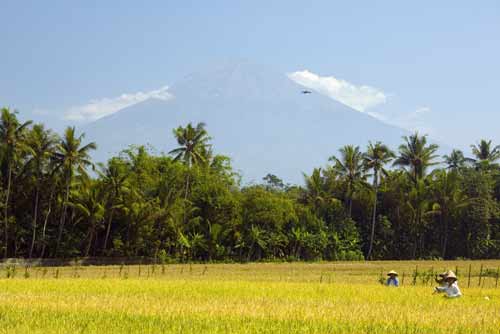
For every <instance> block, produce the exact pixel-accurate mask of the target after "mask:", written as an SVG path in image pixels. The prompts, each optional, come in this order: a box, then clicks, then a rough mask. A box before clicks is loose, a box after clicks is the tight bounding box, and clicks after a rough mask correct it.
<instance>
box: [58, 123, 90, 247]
mask: <svg viewBox="0 0 500 334" xmlns="http://www.w3.org/2000/svg"><path fill="white" fill-rule="evenodd" d="M84 136H85V135H84V134H81V135H80V136H78V137H77V136H76V134H75V128H74V127H68V128H66V131H65V132H64V137H63V138H62V140H61V141H60V142H59V143H58V144H57V146H56V152H55V154H54V159H55V160H56V161H57V164H58V168H59V169H61V170H62V172H63V175H64V184H65V192H64V201H63V207H62V214H61V220H60V222H59V232H58V235H57V242H56V249H55V255H56V256H57V255H58V252H59V246H60V243H61V238H62V233H63V230H64V223H65V219H66V211H67V203H68V201H69V194H70V190H71V182H72V181H73V177H74V176H75V174H80V175H86V174H87V171H86V169H87V167H89V166H93V165H92V162H91V161H90V156H89V153H90V151H91V150H95V149H96V148H97V145H96V144H95V143H93V142H92V143H89V144H87V145H84V146H82V141H83V138H84Z"/></svg>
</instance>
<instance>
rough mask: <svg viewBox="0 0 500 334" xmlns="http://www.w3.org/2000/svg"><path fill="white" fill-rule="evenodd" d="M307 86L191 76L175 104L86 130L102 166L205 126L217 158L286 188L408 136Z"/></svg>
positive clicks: (176, 89) (218, 74)
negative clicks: (337, 157)
mask: <svg viewBox="0 0 500 334" xmlns="http://www.w3.org/2000/svg"><path fill="white" fill-rule="evenodd" d="M303 89H304V88H303V87H302V86H300V85H298V84H296V83H295V82H293V81H292V80H290V79H289V78H288V77H287V76H286V74H284V73H279V72H275V71H273V70H272V69H269V68H267V67H264V66H259V65H253V64H248V63H239V64H233V65H225V66H221V67H219V68H215V69H213V70H211V71H207V72H203V73H197V74H192V75H189V76H187V77H185V78H184V79H182V80H180V81H179V82H177V83H175V84H174V85H172V86H171V89H170V91H171V93H172V94H173V96H174V98H173V99H171V100H168V101H162V100H156V99H149V100H146V101H144V102H141V103H139V104H136V105H133V106H131V107H128V108H125V109H122V110H121V111H119V112H117V113H115V114H113V115H110V116H107V117H104V118H101V119H99V120H97V121H95V122H93V123H90V124H87V125H86V126H85V127H83V131H84V132H85V133H86V134H87V139H88V140H93V141H96V142H97V143H98V145H99V148H98V151H97V153H96V154H95V158H96V159H97V160H99V161H103V160H105V159H107V158H109V157H110V156H111V155H112V154H116V153H118V152H119V151H121V150H122V149H124V148H126V147H127V146H128V145H130V144H151V145H152V146H153V147H155V148H156V149H157V150H158V151H160V152H168V151H169V150H171V149H172V148H174V147H176V142H175V139H174V138H173V135H172V129H173V128H174V127H177V126H179V125H185V124H187V123H188V122H192V123H197V122H205V123H207V129H208V131H209V134H210V135H211V136H212V137H213V144H214V148H215V151H216V152H217V153H221V154H225V155H228V156H230V157H231V158H232V161H233V165H234V167H235V168H236V169H237V170H239V171H240V172H241V174H242V175H243V179H244V181H245V182H248V181H260V180H261V178H262V177H263V176H264V175H266V174H267V173H273V174H276V175H278V176H279V177H281V178H283V179H284V180H285V181H287V182H294V183H298V182H301V181H302V172H307V173H309V172H310V171H311V169H312V168H314V167H318V166H323V165H325V164H326V162H327V159H328V157H330V156H331V155H333V154H336V153H337V151H338V149H339V148H340V147H341V146H342V145H345V144H354V145H360V146H361V147H363V148H364V147H366V145H367V144H368V141H369V140H371V141H376V140H381V141H383V142H385V143H386V144H388V145H390V146H391V147H393V148H394V149H395V148H397V146H398V145H399V144H400V143H401V137H402V136H403V135H405V134H407V132H406V131H405V130H403V129H400V128H397V127H394V126H391V125H388V124H385V123H383V122H381V121H379V120H377V119H375V118H373V117H372V116H369V115H367V114H363V113H360V112H358V111H355V110H353V109H351V108H349V107H348V106H346V105H343V104H341V103H339V102H336V101H334V100H332V99H331V98H328V97H326V96H323V95H321V94H318V93H314V92H313V94H302V93H301V91H302V90H303Z"/></svg>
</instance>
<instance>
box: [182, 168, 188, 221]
mask: <svg viewBox="0 0 500 334" xmlns="http://www.w3.org/2000/svg"><path fill="white" fill-rule="evenodd" d="M189 177H190V174H189V170H188V175H187V177H186V191H185V192H184V216H183V218H182V222H183V224H184V225H186V216H187V208H186V207H187V197H188V191H189Z"/></svg>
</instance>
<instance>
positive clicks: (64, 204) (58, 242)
mask: <svg viewBox="0 0 500 334" xmlns="http://www.w3.org/2000/svg"><path fill="white" fill-rule="evenodd" d="M69 185H70V181H69V180H67V181H66V194H65V196H64V203H63V212H62V215H61V221H60V222H59V233H58V234H57V242H56V250H55V253H54V257H57V256H58V255H59V246H60V244H61V239H62V233H63V230H64V222H65V219H66V210H67V207H68V206H67V203H68V201H69Z"/></svg>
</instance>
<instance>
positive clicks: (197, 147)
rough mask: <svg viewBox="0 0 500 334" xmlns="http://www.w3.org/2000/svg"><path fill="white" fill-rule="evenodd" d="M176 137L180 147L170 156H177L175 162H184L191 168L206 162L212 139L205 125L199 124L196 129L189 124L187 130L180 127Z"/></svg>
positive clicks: (175, 130) (175, 134) (175, 132)
mask: <svg viewBox="0 0 500 334" xmlns="http://www.w3.org/2000/svg"><path fill="white" fill-rule="evenodd" d="M174 136H175V138H176V139H177V143H178V144H179V145H180V147H178V148H176V149H173V150H172V151H170V152H169V154H173V155H175V158H174V160H175V161H177V160H182V161H184V163H185V164H186V165H187V166H188V167H190V166H192V165H194V164H199V163H203V162H205V161H206V154H204V153H206V152H209V149H208V148H209V146H210V145H209V144H208V141H209V140H210V139H211V138H210V136H209V135H208V133H207V130H206V129H205V123H198V124H197V125H196V127H195V128H194V127H193V126H192V125H191V123H189V124H188V125H187V126H186V127H185V128H183V127H182V126H179V127H178V128H177V129H174Z"/></svg>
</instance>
